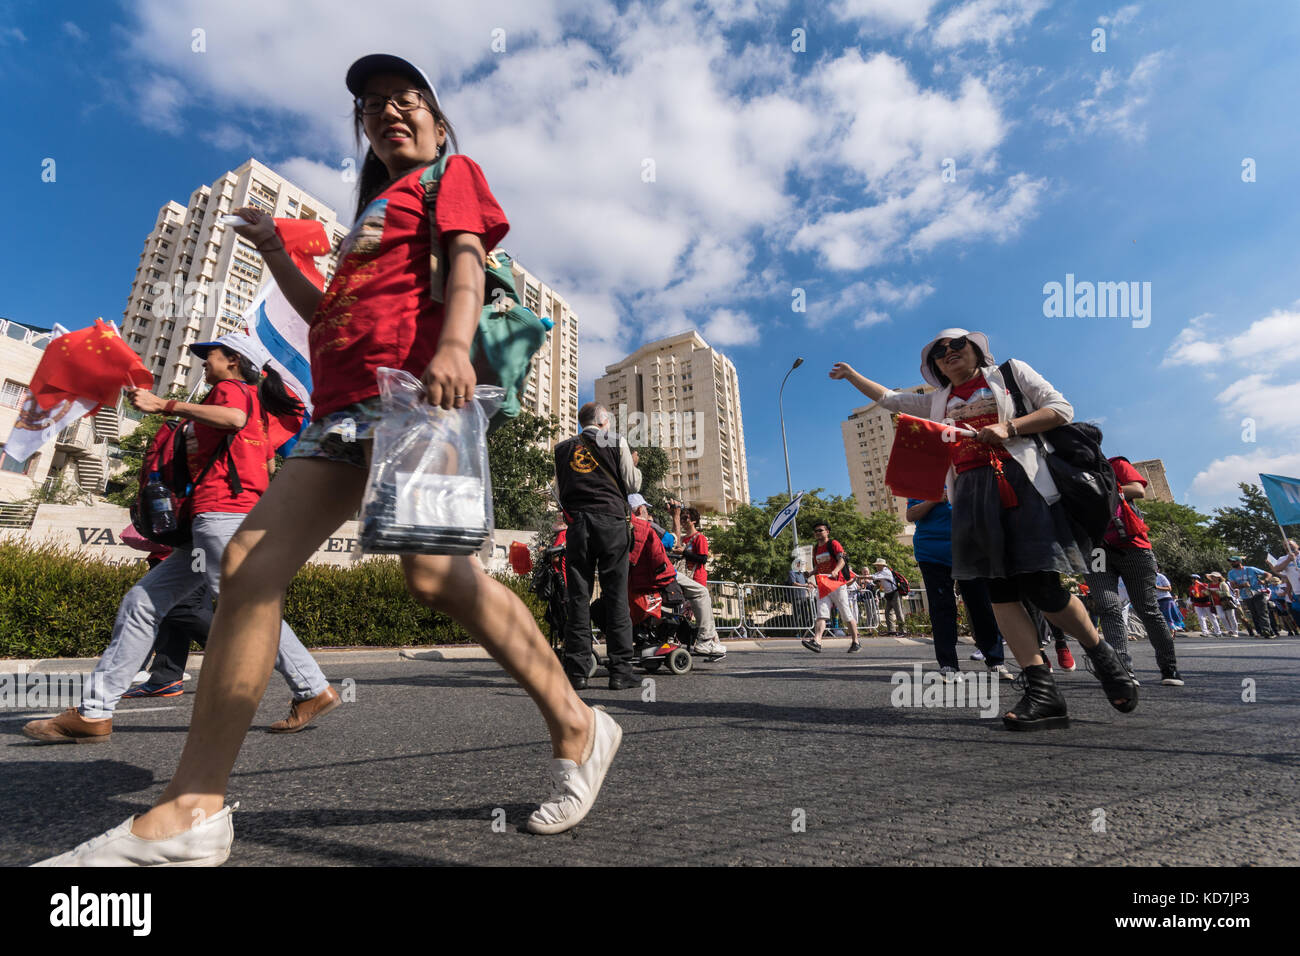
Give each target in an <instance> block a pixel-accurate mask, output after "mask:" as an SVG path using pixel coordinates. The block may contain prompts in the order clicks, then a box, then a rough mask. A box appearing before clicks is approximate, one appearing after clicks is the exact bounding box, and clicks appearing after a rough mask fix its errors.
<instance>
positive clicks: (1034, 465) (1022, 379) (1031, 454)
mask: <svg viewBox="0 0 1300 956" xmlns="http://www.w3.org/2000/svg"><path fill="white" fill-rule="evenodd" d="M1011 367H1012V368H1013V369H1014V370H1015V373H1016V381H1017V382H1018V383H1019V384H1020V392H1021V394H1022V395H1023V396H1024V400H1025V411H1026V412H1027V413H1028V412H1036V411H1038V410H1039V409H1042V408H1050V409H1052V410H1054V411H1056V412H1058V413H1060V415H1061V416H1062V417H1063V418H1064V419H1065V421H1064V422H1063V424H1069V423H1070V422H1072V421H1073V420H1074V406H1073V405H1071V404H1070V403H1069V402H1067V401H1066V400H1065V396H1064V395H1062V394H1061V393H1060V392H1058V391H1057V390H1056V389H1055V388H1053V387H1052V383H1051V382H1049V381H1047V379H1045V378H1043V377H1042V376H1041V375H1039V374H1038V373H1037V372H1035V371H1034V369H1033V367H1032V366H1030V365H1029V364H1028V363H1026V362H1022V361H1020V360H1019V359H1012V360H1011ZM980 372H982V373H983V374H984V380H985V381H986V382H988V385H989V390H990V391H992V392H993V399H994V401H995V402H997V406H998V421H999V422H1006V421H1010V420H1011V419H1013V418H1015V417H1016V406H1015V402H1014V401H1013V400H1012V398H1011V392H1010V391H1008V390H1007V386H1006V383H1005V382H1004V381H1003V380H1002V373H1001V372H1000V371H998V367H997V366H996V365H986V366H985V367H984V368H982V369H980ZM951 393H952V385H946V386H944V387H943V388H940V389H937V390H936V391H933V392H931V393H930V394H928V395H918V394H916V393H915V392H896V391H894V390H893V389H887V390H886V391H885V394H884V395H882V396H880V399H879V404H880V405H881V406H883V407H884V408H887V409H889V410H890V411H892V412H903V413H905V414H908V415H914V416H916V417H917V418H928V419H930V420H931V421H935V422H941V421H944V418H945V411H946V409H947V408H948V398H949V396H950V395H951ZM1043 444H1044V446H1045V447H1046V448H1047V450H1048V451H1051V450H1052V445H1051V442H1049V441H1048V440H1047V439H1046V438H1044V439H1043ZM1004 447H1005V448H1006V450H1007V452H1008V453H1009V454H1010V455H1011V457H1012V458H1014V459H1015V460H1016V462H1017V463H1018V464H1019V465H1020V467H1021V468H1023V469H1024V470H1025V475H1026V476H1027V477H1028V478H1029V480H1030V481H1031V482H1033V485H1034V487H1035V488H1036V489H1037V490H1038V493H1039V494H1040V495H1042V496H1043V498H1044V500H1046V501H1047V503H1048V504H1052V503H1053V502H1055V501H1058V500H1059V499H1060V497H1061V493H1060V492H1059V491H1057V489H1056V482H1054V481H1052V473H1051V471H1050V470H1049V469H1048V468H1047V467H1046V465H1045V463H1044V462H1043V461H1042V454H1041V453H1040V452H1039V450H1038V443H1037V442H1036V441H1034V436H1032V435H1030V436H1027V437H1025V438H1011V439H1008V440H1007V442H1006V443H1005V445H1004ZM955 474H956V473H955V472H954V471H953V469H952V468H951V467H950V468H949V469H948V478H947V485H948V500H950V501H951V500H952V498H953V479H954V477H955Z"/></svg>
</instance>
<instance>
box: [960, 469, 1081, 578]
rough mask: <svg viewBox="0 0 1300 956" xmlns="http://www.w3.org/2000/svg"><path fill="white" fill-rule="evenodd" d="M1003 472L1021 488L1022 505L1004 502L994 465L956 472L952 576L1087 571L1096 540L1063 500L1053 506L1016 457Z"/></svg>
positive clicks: (1018, 499)
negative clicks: (1079, 524) (1073, 518)
mask: <svg viewBox="0 0 1300 956" xmlns="http://www.w3.org/2000/svg"><path fill="white" fill-rule="evenodd" d="M1043 467H1046V465H1044V466H1043ZM1002 473H1003V474H1004V475H1005V476H1006V478H1007V481H1009V482H1010V483H1011V487H1012V488H1013V489H1014V490H1015V493H1016V501H1017V504H1016V505H1015V506H1014V507H1011V508H1004V507H1002V500H1001V499H1000V498H999V497H998V481H997V476H996V475H995V474H994V472H993V469H992V468H991V467H990V468H972V469H971V470H970V471H963V472H961V473H959V474H958V475H957V478H956V483H955V485H954V487H953V502H952V576H953V577H954V578H956V579H957V580H958V581H969V580H971V579H973V578H1009V577H1014V576H1015V575H1017V574H1027V573H1029V572H1032V571H1056V572H1058V573H1061V574H1072V573H1082V572H1086V571H1087V570H1088V565H1087V564H1086V558H1087V556H1088V554H1089V551H1090V550H1091V548H1092V543H1091V542H1090V540H1089V539H1088V536H1087V535H1086V534H1084V533H1083V532H1082V531H1080V530H1079V529H1078V528H1076V527H1075V525H1074V523H1073V522H1072V521H1071V520H1070V516H1069V515H1068V514H1067V513H1066V511H1065V508H1064V506H1062V504H1061V502H1060V501H1057V502H1056V503H1055V504H1051V505H1049V504H1048V503H1047V501H1046V500H1045V499H1044V498H1043V496H1042V495H1040V494H1039V493H1038V489H1037V488H1035V487H1034V485H1033V482H1031V481H1030V480H1029V477H1028V476H1027V475H1026V474H1025V470H1024V469H1023V468H1021V467H1020V463H1019V462H1017V461H1016V460H1015V459H1009V460H1007V461H1004V462H1003V463H1002Z"/></svg>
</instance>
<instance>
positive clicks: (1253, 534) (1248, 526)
mask: <svg viewBox="0 0 1300 956" xmlns="http://www.w3.org/2000/svg"><path fill="white" fill-rule="evenodd" d="M1237 487H1238V488H1240V489H1241V504H1239V505H1237V506H1236V507H1233V508H1215V509H1214V520H1213V521H1212V522H1211V523H1210V530H1211V531H1212V532H1213V533H1214V534H1215V535H1216V536H1217V537H1218V538H1219V539H1220V540H1222V541H1223V542H1224V543H1225V544H1226V545H1227V546H1228V548H1229V550H1231V551H1232V552H1233V553H1234V554H1240V555H1241V556H1242V557H1243V558H1245V559H1246V563H1247V564H1253V565H1254V566H1255V567H1257V568H1267V567H1268V564H1267V563H1266V560H1267V555H1268V554H1269V553H1270V552H1271V553H1273V554H1277V555H1280V554H1282V553H1283V544H1282V534H1281V532H1279V531H1278V527H1277V519H1276V518H1275V517H1274V516H1273V509H1272V508H1271V507H1270V506H1269V503H1268V498H1266V497H1265V496H1264V492H1262V491H1261V490H1260V489H1259V488H1258V487H1256V486H1255V485H1252V484H1249V483H1247V482H1244V481H1243V482H1240V483H1239V484H1238V485H1237ZM1286 531H1287V536H1288V537H1294V536H1295V534H1296V532H1297V531H1300V525H1289V526H1287V529H1286Z"/></svg>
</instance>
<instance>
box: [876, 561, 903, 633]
mask: <svg viewBox="0 0 1300 956" xmlns="http://www.w3.org/2000/svg"><path fill="white" fill-rule="evenodd" d="M875 568H876V571H875V573H874V574H873V575H871V580H873V581H875V582H876V587H877V588H878V589H879V591H880V597H881V600H882V602H883V603H884V612H885V627H887V628H889V630H888V631H886V632H885V633H886V634H893V633H894V625H893V623H892V622H893V620H894V619H895V618H897V619H898V633H899V634H906V633H907V632H906V631H905V630H903V595H901V594H900V593H899V592H898V581H897V580H895V578H894V572H893V571H891V570H889V566H888V565H887V564H886V563H885V559H884V558H876V565H875ZM891 615H892V616H891Z"/></svg>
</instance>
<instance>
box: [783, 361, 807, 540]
mask: <svg viewBox="0 0 1300 956" xmlns="http://www.w3.org/2000/svg"><path fill="white" fill-rule="evenodd" d="M802 364H803V359H802V358H797V359H795V360H794V364H793V365H791V366H790V372H793V371H794V370H795V369H797V368H798V367H799V366H800V365H802ZM790 372H786V373H785V378H783V379H781V388H780V389H778V390H777V393H776V405H777V408H778V409H780V412H781V454H783V455H784V456H785V494H786V498H787V499H788V500H789V501H793V500H794V487H793V486H792V485H791V484H790V450H789V448H787V447H786V443H785V406H784V405H783V404H782V403H781V397H782V393H783V392H784V391H785V382H786V379H788V378H789V377H790ZM790 530H791V532H792V533H793V534H794V549H795V550H796V551H798V550H799V516H798V515H796V516H795V517H793V518H791V519H790Z"/></svg>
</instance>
